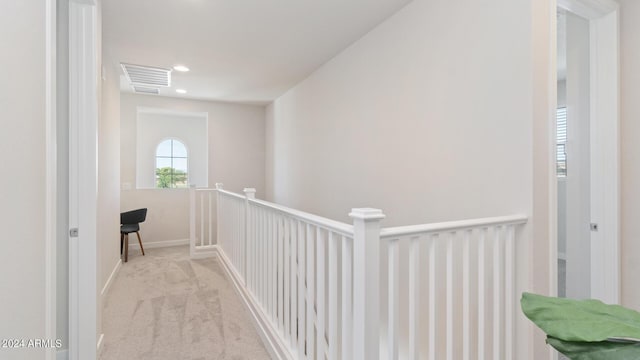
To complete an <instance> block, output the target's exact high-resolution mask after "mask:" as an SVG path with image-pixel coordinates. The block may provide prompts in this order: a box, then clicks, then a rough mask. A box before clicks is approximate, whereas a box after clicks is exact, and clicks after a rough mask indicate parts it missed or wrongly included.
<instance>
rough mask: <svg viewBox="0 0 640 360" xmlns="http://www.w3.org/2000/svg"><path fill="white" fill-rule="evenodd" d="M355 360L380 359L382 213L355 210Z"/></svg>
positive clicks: (353, 211)
mask: <svg viewBox="0 0 640 360" xmlns="http://www.w3.org/2000/svg"><path fill="white" fill-rule="evenodd" d="M349 216H350V217H351V218H352V219H353V359H355V360H368V359H379V358H380V349H379V347H380V221H381V220H382V219H384V217H385V216H384V214H383V213H382V210H379V209H370V208H361V209H352V210H351V213H350V214H349Z"/></svg>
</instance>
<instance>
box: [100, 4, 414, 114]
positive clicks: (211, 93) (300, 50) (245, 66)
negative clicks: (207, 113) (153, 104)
mask: <svg viewBox="0 0 640 360" xmlns="http://www.w3.org/2000/svg"><path fill="white" fill-rule="evenodd" d="M410 1H411V0H348V1H345V0H322V1H311V0H269V1H265V0H107V1H103V2H102V4H103V5H102V7H103V49H104V50H103V51H104V54H105V58H106V60H107V61H113V62H117V63H120V62H126V63H132V64H139V65H148V66H156V67H165V68H170V67H172V66H174V65H176V64H184V65H186V66H188V67H189V68H190V71H189V72H186V73H180V72H177V71H173V72H172V74H171V76H172V87H171V88H166V89H161V93H160V95H164V96H175V97H188V98H196V99H205V100H219V101H231V102H243V103H255V104H266V103H269V102H271V101H272V100H274V99H275V98H277V97H278V96H280V95H282V94H283V93H284V92H285V91H287V90H288V89H290V88H291V87H292V86H294V85H295V84H297V83H298V82H300V81H301V80H303V79H304V78H305V77H307V76H308V75H309V74H311V73H312V72H313V71H314V70H315V69H317V68H318V67H319V66H321V65H322V64H323V63H325V62H326V61H328V60H329V59H331V58H332V57H334V56H335V55H336V54H338V53H339V52H340V51H342V50H343V49H345V48H346V47H348V46H349V45H350V44H352V43H353V42H354V41H356V40H357V39H359V38H361V37H362V36H363V35H364V34H366V33H367V32H368V31H369V30H371V29H372V28H374V27H375V26H376V25H377V24H379V23H381V22H382V21H383V20H385V19H386V18H388V17H389V16H391V15H392V14H394V13H395V12H396V11H398V10H399V9H400V8H402V7H403V6H404V5H406V4H407V3H409V2H410ZM121 78H122V81H121V82H124V84H122V85H123V86H122V90H123V91H131V89H130V87H129V86H128V84H126V80H124V76H121ZM176 89H185V90H187V93H186V94H184V95H181V94H178V93H176V92H175V90H176ZM152 96H153V95H152Z"/></svg>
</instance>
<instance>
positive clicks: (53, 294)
mask: <svg viewBox="0 0 640 360" xmlns="http://www.w3.org/2000/svg"><path fill="white" fill-rule="evenodd" d="M45 7H46V8H45V36H46V39H45V108H46V110H45V116H46V118H45V122H46V124H45V148H46V155H45V156H46V169H45V178H46V189H45V229H46V231H45V271H46V274H45V331H44V334H45V338H46V339H57V338H60V337H59V336H58V334H57V321H56V319H57V272H58V256H57V239H58V237H57V227H56V223H57V220H56V219H57V211H56V210H57V192H58V191H57V168H58V161H57V152H58V149H57V132H56V129H57V109H56V101H57V100H56V87H57V78H56V69H57V68H56V48H57V41H56V39H57V0H47V1H46V3H45ZM56 356H57V354H56V349H55V348H49V349H47V350H46V352H45V359H46V360H55V359H56Z"/></svg>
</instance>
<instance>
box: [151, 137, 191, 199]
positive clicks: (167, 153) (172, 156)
mask: <svg viewBox="0 0 640 360" xmlns="http://www.w3.org/2000/svg"><path fill="white" fill-rule="evenodd" d="M188 160H189V159H188V156H187V147H186V146H185V145H184V144H183V143H182V142H180V141H178V140H176V139H166V140H163V141H162V142H161V143H160V144H158V147H157V148H156V187H157V188H186V187H189V167H188V165H189V161H188Z"/></svg>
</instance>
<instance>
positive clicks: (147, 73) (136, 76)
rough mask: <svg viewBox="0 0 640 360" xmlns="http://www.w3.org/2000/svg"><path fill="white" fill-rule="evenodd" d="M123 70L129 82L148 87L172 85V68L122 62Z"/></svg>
mask: <svg viewBox="0 0 640 360" xmlns="http://www.w3.org/2000/svg"><path fill="white" fill-rule="evenodd" d="M120 66H122V71H124V75H125V76H126V77H127V80H128V81H129V83H130V84H131V85H133V86H135V85H143V86H144V85H146V86H147V87H158V86H162V87H169V86H171V69H163V68H157V67H152V66H142V65H133V64H126V63H121V64H120ZM156 90H157V89H156Z"/></svg>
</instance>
